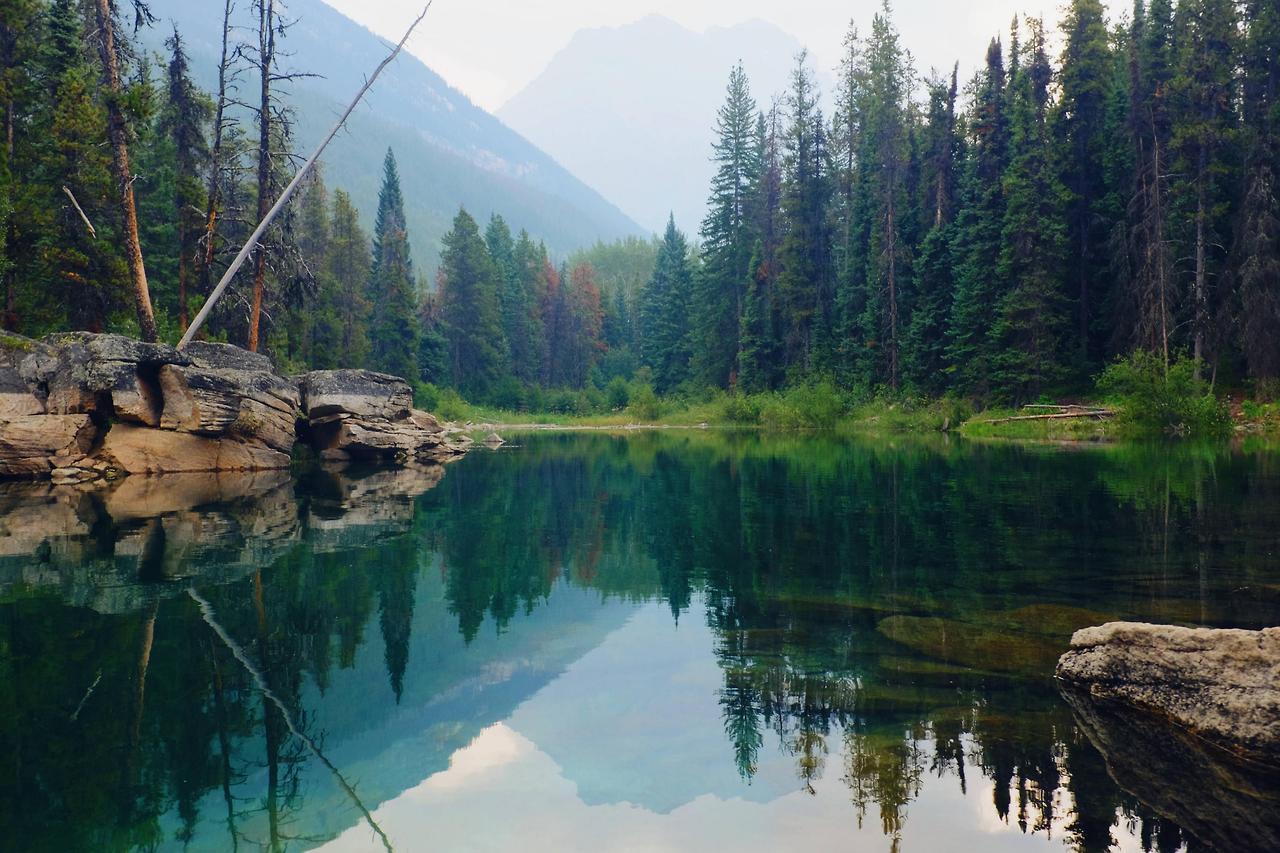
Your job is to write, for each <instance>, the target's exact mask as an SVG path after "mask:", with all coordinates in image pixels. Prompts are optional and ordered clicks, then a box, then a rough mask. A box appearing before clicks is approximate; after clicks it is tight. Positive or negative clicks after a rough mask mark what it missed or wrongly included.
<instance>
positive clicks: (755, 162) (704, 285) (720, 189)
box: [692, 63, 760, 387]
mask: <svg viewBox="0 0 1280 853" xmlns="http://www.w3.org/2000/svg"><path fill="white" fill-rule="evenodd" d="M755 116H756V103H755V100H754V99H752V97H751V91H750V88H749V86H748V83H747V75H746V72H745V71H744V70H743V68H742V65H741V63H739V64H738V65H737V66H736V67H735V68H734V69H733V71H732V73H731V74H730V75H729V85H728V90H727V92H726V95H725V102H724V105H723V106H721V108H720V111H719V113H718V114H717V116H716V132H717V139H716V141H715V143H714V144H713V147H712V161H713V162H714V163H716V166H717V168H716V174H715V176H714V177H713V178H712V181H711V197H710V198H709V199H708V202H707V208H708V212H707V216H706V219H705V220H703V223H702V231H701V235H702V267H701V269H700V271H699V274H698V276H697V280H696V282H695V290H694V304H693V306H692V311H693V329H692V335H693V341H694V346H693V348H692V349H693V363H692V374H693V377H694V379H695V380H697V381H698V382H701V383H703V384H706V385H718V386H720V387H729V386H730V385H731V384H732V383H733V381H734V378H735V376H736V373H737V368H738V365H737V362H738V352H737V343H738V340H737V331H738V328H739V324H740V318H741V315H742V300H743V289H744V287H745V286H746V282H747V278H748V269H747V266H748V264H749V262H750V260H751V246H752V243H753V240H754V237H753V235H752V233H751V224H752V223H751V216H750V214H751V202H752V196H753V194H754V192H755V181H756V179H757V178H758V176H759V173H760V163H759V160H760V151H759V149H758V147H757V146H758V139H757V137H756V122H755Z"/></svg>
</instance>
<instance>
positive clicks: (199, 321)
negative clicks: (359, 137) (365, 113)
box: [178, 2, 431, 349]
mask: <svg viewBox="0 0 1280 853" xmlns="http://www.w3.org/2000/svg"><path fill="white" fill-rule="evenodd" d="M430 9H431V3H430V2H428V3H427V5H426V7H425V8H424V9H423V10H422V14H420V15H418V17H417V19H416V20H415V21H414V22H413V23H412V24H410V25H409V29H408V30H407V31H406V32H405V34H404V38H402V39H400V43H399V44H397V45H396V46H395V48H394V49H393V50H392V51H391V53H389V54H388V55H387V58H386V59H384V60H382V63H381V64H380V65H379V66H378V67H377V68H376V69H374V72H373V74H371V75H370V76H369V79H368V80H366V81H365V83H364V85H363V86H362V87H361V88H360V91H359V92H357V93H356V96H355V99H354V100H353V101H352V102H351V104H350V105H349V106H348V107H347V108H346V110H345V111H344V112H343V113H342V116H341V117H340V118H339V119H338V121H337V123H336V124H334V126H333V129H332V130H331V131H329V135H328V136H326V137H325V138H324V141H323V142H321V143H320V146H319V147H318V148H316V150H315V152H314V153H313V154H312V155H311V157H310V158H308V159H307V162H306V163H304V164H303V166H302V168H301V169H299V170H298V173H297V174H296V175H294V176H293V180H292V181H290V182H289V186H287V187H285V190H284V192H283V193H281V194H280V198H278V199H276V203H275V205H274V206H272V208H271V210H270V211H268V212H267V215H266V216H265V217H263V218H262V221H261V222H259V223H258V227H257V228H256V229H255V230H254V232H253V234H252V235H251V236H250V237H249V240H248V242H247V243H245V244H244V246H243V247H242V248H241V249H240V253H239V254H238V255H236V258H235V260H234V261H232V262H231V266H229V267H227V271H226V272H225V273H224V274H223V276H222V280H221V281H219V282H218V286H217V287H215V288H214V289H213V292H212V293H210V294H209V298H208V299H207V300H206V301H205V303H204V305H203V306H201V308H200V313H198V314H196V318H195V320H193V321H192V322H191V327H190V328H189V329H187V332H186V334H184V335H183V336H182V340H181V341H179V342H178V349H183V348H184V347H186V345H187V344H189V343H191V341H192V340H194V339H195V336H196V333H198V332H199V331H200V327H201V326H202V325H204V321H205V320H206V319H208V317H209V312H210V311H212V310H213V306H214V304H215V303H216V302H217V301H218V299H219V298H220V297H221V296H222V293H223V291H225V290H226V289H227V286H228V285H229V284H231V280H232V279H234V278H235V276H236V273H238V272H239V271H240V267H242V266H244V262H245V261H246V260H247V259H248V258H249V256H250V255H251V254H253V252H254V250H255V249H256V248H257V246H258V243H259V241H260V240H261V239H262V236H263V235H264V234H265V233H266V231H267V228H268V227H270V225H271V221H272V220H273V219H275V218H276V216H277V215H279V213H280V211H281V210H283V209H284V206H285V205H286V204H288V202H289V199H290V197H292V196H293V193H294V191H295V190H296V189H297V188H298V185H299V184H301V183H302V179H303V178H305V177H306V175H307V173H308V172H309V171H311V168H312V167H313V166H315V164H316V161H317V160H319V159H320V155H321V154H323V153H324V149H325V148H327V147H328V146H329V143H330V142H332V141H333V138H334V137H335V136H337V135H338V132H339V131H341V130H342V128H343V126H344V125H345V124H346V123H347V119H348V118H350V116H351V114H352V113H353V112H355V109H356V107H357V106H359V105H360V101H362V100H363V99H364V96H365V94H366V93H367V92H368V91H369V89H370V88H371V87H372V86H373V83H374V81H375V80H377V79H378V76H379V75H380V74H382V72H383V70H385V69H386V67H387V66H388V65H390V64H391V63H392V61H394V60H395V58H396V57H397V56H399V55H400V51H402V50H403V49H404V46H405V43H406V42H408V41H409V36H411V35H413V31H414V30H415V29H417V28H418V24H420V23H422V19H423V18H425V17H426V16H427V12H428V11H430Z"/></svg>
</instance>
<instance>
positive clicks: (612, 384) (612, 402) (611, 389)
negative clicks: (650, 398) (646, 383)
mask: <svg viewBox="0 0 1280 853" xmlns="http://www.w3.org/2000/svg"><path fill="white" fill-rule="evenodd" d="M604 397H605V401H606V402H607V403H608V405H609V411H611V412H620V411H622V410H623V409H625V408H626V407H627V404H628V403H630V402H631V386H630V385H628V384H627V380H625V379H623V378H622V377H621V376H615V377H613V378H612V379H610V380H609V386H608V387H607V388H605V391H604Z"/></svg>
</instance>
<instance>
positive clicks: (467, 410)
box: [432, 388, 474, 421]
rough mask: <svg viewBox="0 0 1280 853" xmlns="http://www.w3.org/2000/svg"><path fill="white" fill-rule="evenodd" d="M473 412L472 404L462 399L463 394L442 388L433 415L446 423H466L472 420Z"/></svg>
mask: <svg viewBox="0 0 1280 853" xmlns="http://www.w3.org/2000/svg"><path fill="white" fill-rule="evenodd" d="M473 412H474V409H473V408H472V407H471V404H470V403H468V402H467V401H466V400H464V399H462V395H461V394H459V393H458V392H457V391H455V390H453V389H452V388H441V389H440V392H439V396H438V397H437V398H436V405H435V409H434V410H433V411H432V414H434V415H435V416H436V417H438V418H441V419H442V420H446V421H466V420H470V419H471V416H472V413H473Z"/></svg>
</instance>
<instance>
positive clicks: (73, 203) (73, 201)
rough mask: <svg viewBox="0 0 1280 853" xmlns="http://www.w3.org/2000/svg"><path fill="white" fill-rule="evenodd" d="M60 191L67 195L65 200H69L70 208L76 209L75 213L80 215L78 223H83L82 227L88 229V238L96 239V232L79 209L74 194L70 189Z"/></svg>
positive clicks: (64, 188) (82, 210)
mask: <svg viewBox="0 0 1280 853" xmlns="http://www.w3.org/2000/svg"><path fill="white" fill-rule="evenodd" d="M62 191H63V192H64V193H66V194H67V198H69V199H71V206H72V207H74V208H75V209H76V213H78V214H80V221H81V222H83V223H84V227H85V228H88V229H89V236H90V237H92V238H93V239H95V240H97V239H98V231H97V229H95V228H94V227H93V223H92V222H90V221H89V217H88V216H86V215H85V212H84V209H83V208H82V207H80V202H78V201H76V194H75V193H73V192H72V191H71V188H70V187H63V188H62Z"/></svg>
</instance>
